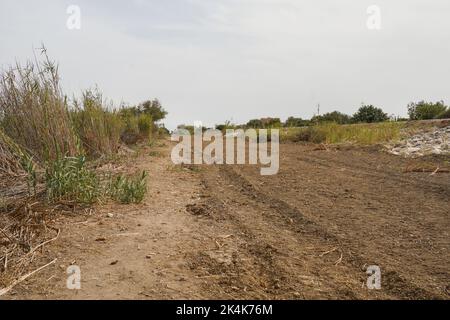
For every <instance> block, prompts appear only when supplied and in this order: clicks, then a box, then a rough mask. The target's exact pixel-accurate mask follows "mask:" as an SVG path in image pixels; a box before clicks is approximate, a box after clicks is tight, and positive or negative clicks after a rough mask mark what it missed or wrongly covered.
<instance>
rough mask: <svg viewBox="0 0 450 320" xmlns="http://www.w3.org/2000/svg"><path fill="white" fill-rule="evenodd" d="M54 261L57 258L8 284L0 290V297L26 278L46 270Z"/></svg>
mask: <svg viewBox="0 0 450 320" xmlns="http://www.w3.org/2000/svg"><path fill="white" fill-rule="evenodd" d="M56 260H58V258H55V259H54V260H53V261H51V262H49V263H47V264H46V265H43V266H42V267H40V268H37V269H36V270H34V271H31V272H30V273H27V274H26V275H23V276H21V277H20V278H19V279H17V280H16V281H14V282H13V283H12V284H10V285H9V286H8V287H6V288H3V289H1V290H0V296H3V295H4V294H6V293H8V292H9V291H10V290H11V289H12V288H14V287H15V286H16V285H18V284H19V283H21V282H22V281H24V280H26V279H27V278H29V277H31V276H32V275H33V274H35V273H37V272H39V271H41V270H42V269H44V268H47V267H48V266H49V265H51V264H53V263H55V262H56Z"/></svg>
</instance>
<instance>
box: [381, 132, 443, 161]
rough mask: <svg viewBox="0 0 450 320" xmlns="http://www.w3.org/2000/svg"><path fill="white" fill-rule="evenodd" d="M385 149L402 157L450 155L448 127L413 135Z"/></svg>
mask: <svg viewBox="0 0 450 320" xmlns="http://www.w3.org/2000/svg"><path fill="white" fill-rule="evenodd" d="M387 148H388V152H390V153H392V154H395V155H399V156H404V157H421V156H425V155H430V154H450V126H447V127H444V128H434V130H433V131H425V132H421V133H418V134H415V135H413V136H411V137H408V138H406V139H404V140H402V141H400V142H399V143H396V144H394V145H390V146H387Z"/></svg>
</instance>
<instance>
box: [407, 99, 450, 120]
mask: <svg viewBox="0 0 450 320" xmlns="http://www.w3.org/2000/svg"><path fill="white" fill-rule="evenodd" d="M447 109H448V108H447V107H446V106H445V104H444V101H438V102H436V103H432V102H426V101H419V102H417V103H414V102H411V103H410V104H409V105H408V115H409V118H410V119H411V120H428V119H437V118H441V117H445V114H446V112H447Z"/></svg>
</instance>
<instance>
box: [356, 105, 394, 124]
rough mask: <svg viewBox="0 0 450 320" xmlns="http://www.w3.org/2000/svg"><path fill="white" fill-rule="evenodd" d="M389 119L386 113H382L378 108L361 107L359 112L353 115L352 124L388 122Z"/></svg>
mask: <svg viewBox="0 0 450 320" xmlns="http://www.w3.org/2000/svg"><path fill="white" fill-rule="evenodd" d="M388 119H389V117H388V115H387V114H386V113H384V112H383V110H381V109H380V108H376V107H374V106H372V105H367V106H362V107H361V108H359V110H358V111H357V112H356V113H355V114H354V115H353V122H366V123H373V122H383V121H386V120H388Z"/></svg>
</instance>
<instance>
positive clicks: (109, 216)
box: [106, 213, 114, 218]
mask: <svg viewBox="0 0 450 320" xmlns="http://www.w3.org/2000/svg"><path fill="white" fill-rule="evenodd" d="M106 216H107V217H108V218H114V214H112V213H108V214H106Z"/></svg>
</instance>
